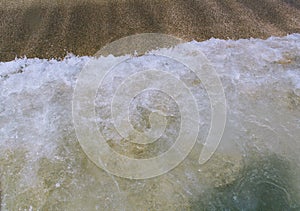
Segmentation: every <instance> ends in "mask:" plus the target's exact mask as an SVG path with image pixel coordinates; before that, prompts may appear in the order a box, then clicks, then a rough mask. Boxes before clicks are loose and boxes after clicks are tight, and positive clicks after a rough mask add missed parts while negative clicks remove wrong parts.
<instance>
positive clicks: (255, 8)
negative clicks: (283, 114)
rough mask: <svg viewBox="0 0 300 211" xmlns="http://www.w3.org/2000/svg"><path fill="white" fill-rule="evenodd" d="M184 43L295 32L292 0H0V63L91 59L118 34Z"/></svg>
mask: <svg viewBox="0 0 300 211" xmlns="http://www.w3.org/2000/svg"><path fill="white" fill-rule="evenodd" d="M146 32H158V33H166V34H170V35H174V36H178V37H180V38H183V39H186V40H192V39H195V40H197V41H201V40H206V39H209V38H211V37H215V38H222V39H228V38H230V39H239V38H249V37H254V38H267V37H269V36H283V35H286V34H289V33H300V2H299V1H297V0H264V1H261V0H147V1H142V0H107V1H105V0H88V1H87V0H86V1H84V0H72V1H67V0H56V1H48V2H46V1H44V0H43V1H41V0H39V1H38V0H26V1H24V0H19V1H13V2H11V1H7V0H0V61H6V60H11V59H14V58H15V56H16V55H17V56H23V55H26V56H27V57H39V58H59V57H64V56H65V55H66V53H67V52H72V53H74V54H76V55H93V54H94V53H96V52H97V51H98V50H99V49H100V48H101V47H102V46H104V45H105V44H107V43H109V42H111V41H114V40H117V39H119V38H122V37H124V36H128V35H132V34H138V33H146Z"/></svg>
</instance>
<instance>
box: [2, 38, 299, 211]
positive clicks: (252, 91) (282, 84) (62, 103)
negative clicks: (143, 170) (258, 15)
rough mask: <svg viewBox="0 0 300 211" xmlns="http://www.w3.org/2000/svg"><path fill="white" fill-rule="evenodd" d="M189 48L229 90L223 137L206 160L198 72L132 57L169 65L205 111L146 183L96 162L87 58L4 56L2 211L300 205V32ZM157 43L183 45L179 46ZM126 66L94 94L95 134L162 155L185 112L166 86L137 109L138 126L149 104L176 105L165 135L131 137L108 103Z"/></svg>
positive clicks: (138, 152)
mask: <svg viewBox="0 0 300 211" xmlns="http://www.w3.org/2000/svg"><path fill="white" fill-rule="evenodd" d="M190 44H192V45H194V46H197V47H198V48H199V51H202V52H203V53H204V54H205V55H206V56H207V58H208V59H209V60H210V61H211V63H212V65H213V67H214V68H215V69H216V71H217V73H218V74H219V76H220V79H221V81H222V84H223V87H224V90H225V95H226V100H227V123H226V128H225V131H224V135H223V138H222V140H221V144H220V146H219V147H218V150H217V152H216V153H215V154H214V155H213V157H212V158H211V159H210V160H209V161H208V162H207V163H205V164H204V165H199V163H198V158H199V154H200V152H201V149H202V146H203V143H204V140H205V137H206V135H207V133H208V130H209V123H210V104H209V99H208V96H207V93H206V91H205V89H204V86H203V84H202V83H201V80H200V81H199V79H197V78H196V76H195V75H193V74H192V73H189V72H188V71H189V70H188V69H187V68H186V67H184V66H182V67H181V66H180V64H177V63H176V62H174V61H173V62H172V61H171V60H166V58H157V57H156V56H155V55H152V54H151V55H146V56H141V57H133V58H131V60H130V61H129V62H128V63H127V65H129V67H134V66H135V65H138V66H139V65H140V66H142V67H147V68H151V67H153V68H154V67H155V68H159V67H164V68H166V69H168V70H169V71H170V72H172V73H174V74H178V75H179V79H180V80H182V81H184V82H185V83H187V84H188V86H189V87H190V89H191V92H192V93H193V95H194V96H195V98H196V99H197V103H198V105H199V108H200V118H201V127H200V132H199V137H198V140H197V143H196V145H195V146H194V148H193V151H192V152H191V153H190V154H189V155H188V157H187V158H186V159H185V160H184V161H183V162H182V163H180V165H179V166H177V167H176V168H174V169H173V170H171V171H169V172H167V173H166V174H163V175H162V176H159V177H155V178H151V179H144V180H131V179H125V178H121V177H116V176H113V175H111V174H108V173H106V172H105V171H104V170H102V169H101V168H99V167H97V166H96V165H95V164H94V163H93V162H92V161H90V160H89V158H88V157H87V156H86V154H85V153H84V151H83V150H82V148H81V146H80V144H79V142H78V140H77V138H76V134H75V130H74V127H73V122H72V94H73V91H74V87H75V84H76V79H77V78H78V74H79V72H80V70H81V69H82V67H83V65H84V64H85V63H86V62H88V61H90V60H91V58H90V57H75V56H73V55H70V56H68V57H67V58H65V59H64V60H63V61H56V60H50V61H48V60H40V59H26V58H24V59H16V60H14V61H11V62H6V63H0V75H1V79H0V87H1V89H0V90H1V91H0V93H1V95H0V117H1V118H0V132H1V133H0V134H1V136H0V176H1V180H0V184H1V186H0V189H1V210H82V209H84V210H299V209H300V180H299V178H300V165H299V162H300V156H299V153H300V142H299V138H300V35H299V34H293V35H289V36H287V37H283V38H274V37H272V38H269V39H268V40H257V39H251V40H238V41H231V40H228V41H224V40H218V39H211V40H208V41H205V42H200V43H198V42H192V43H190ZM184 45H186V44H183V46H184ZM158 51H159V52H160V51H161V52H162V51H173V52H180V51H182V46H177V47H175V48H174V49H169V50H166V49H162V50H158ZM111 58H112V57H107V58H100V61H101V59H103V60H109V59H111ZM153 59H155V61H156V63H155V64H154V63H152V62H151V61H153ZM140 66H139V67H140ZM118 68H119V69H118ZM125 68H126V65H125V66H119V67H116V69H115V71H113V72H112V73H111V75H108V76H107V81H106V84H104V85H103V86H102V87H100V88H99V90H98V95H97V98H96V101H95V102H96V114H97V115H98V119H97V121H98V122H97V123H98V126H99V131H101V132H102V133H103V134H104V136H105V137H106V138H107V140H108V141H109V144H110V147H112V148H113V149H114V150H116V151H118V152H119V153H122V154H126V155H127V156H132V157H136V158H145V157H149V156H153V154H154V155H155V154H159V153H162V152H164V151H165V150H167V148H168V147H170V145H171V144H172V143H173V140H174V137H176V135H177V134H178V133H177V132H178V131H177V130H178V127H179V120H180V118H179V115H180V114H179V111H178V108H177V107H176V104H174V102H173V101H172V99H169V98H168V97H167V96H165V95H164V94H163V93H157V92H153V93H152V94H150V95H147V94H141V95H139V96H137V98H136V99H135V100H134V101H132V107H131V108H130V109H131V110H130V112H131V115H132V119H131V122H132V124H133V125H135V127H136V129H137V130H141V131H142V130H145V129H147V128H149V127H151V125H150V126H149V112H151V111H153V110H156V109H159V108H161V107H159V106H165V107H167V108H168V111H169V114H168V115H169V117H168V123H167V127H166V131H165V133H164V136H163V137H162V140H161V142H159V143H157V144H154V145H153V146H150V147H148V148H140V147H138V146H136V145H128V143H126V142H124V140H122V139H121V138H120V137H119V135H118V134H117V132H116V130H115V129H114V128H113V125H112V123H111V117H110V115H109V112H107V111H109V109H108V108H109V107H107V101H109V100H110V99H111V98H109V96H111V94H112V92H111V91H112V90H113V89H114V85H117V84H119V83H120V81H121V79H122V78H124V77H126V74H125V73H124V74H122V70H124V69H125ZM126 73H128V72H126ZM114 74H115V75H114ZM118 74H119V75H118ZM157 99H164V100H157ZM155 100H156V101H155ZM153 101H154V105H151V102H153ZM158 101H159V102H161V101H163V102H165V104H160V103H159V102H158ZM162 108H164V107H162Z"/></svg>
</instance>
